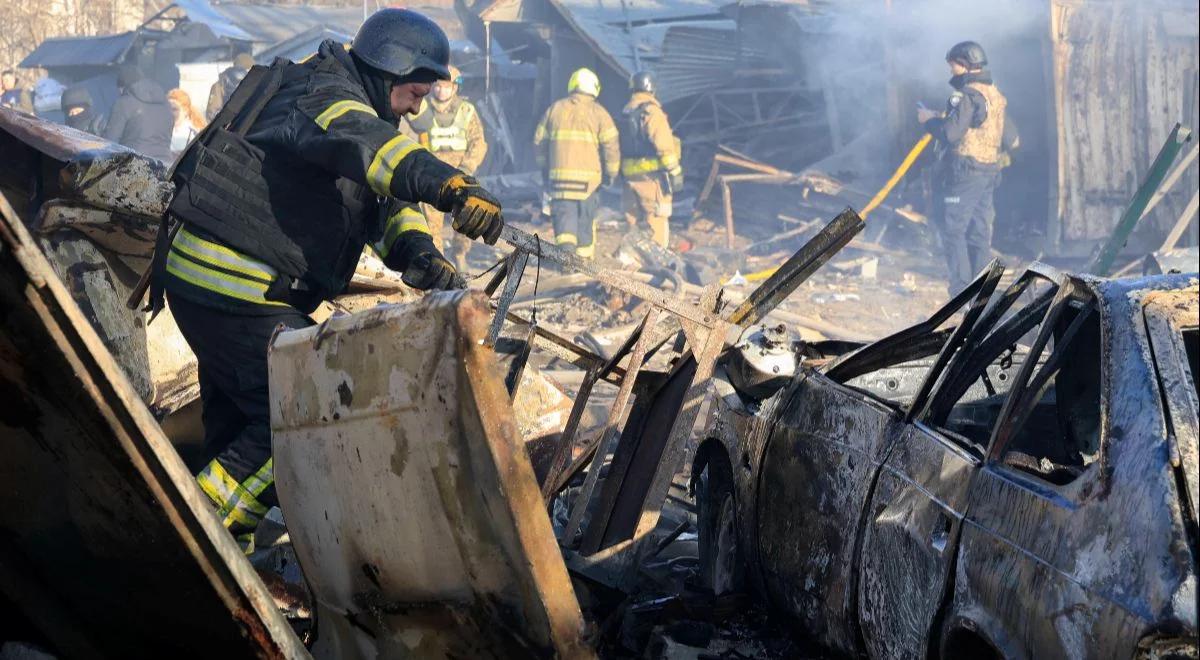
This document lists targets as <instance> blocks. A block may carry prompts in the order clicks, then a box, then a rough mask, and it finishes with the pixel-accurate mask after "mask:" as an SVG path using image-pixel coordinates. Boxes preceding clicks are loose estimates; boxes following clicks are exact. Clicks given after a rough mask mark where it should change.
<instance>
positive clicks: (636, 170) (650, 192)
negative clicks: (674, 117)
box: [621, 71, 683, 247]
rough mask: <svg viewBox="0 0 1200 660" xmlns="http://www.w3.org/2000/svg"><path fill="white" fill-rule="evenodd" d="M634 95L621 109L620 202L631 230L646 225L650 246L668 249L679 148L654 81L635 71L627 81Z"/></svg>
mask: <svg viewBox="0 0 1200 660" xmlns="http://www.w3.org/2000/svg"><path fill="white" fill-rule="evenodd" d="M629 89H630V91H631V92H633V94H632V95H631V96H630V99H629V103H628V104H626V105H625V109H624V111H623V114H624V115H625V130H623V131H621V176H622V178H624V180H625V185H624V187H623V189H622V191H621V192H622V194H621V204H622V206H623V207H624V210H625V221H626V222H628V223H629V225H630V226H635V225H637V224H638V223H643V224H646V225H649V226H650V230H651V231H652V232H653V233H654V242H655V243H658V244H659V245H661V246H663V247H668V245H667V243H668V241H669V239H670V226H669V224H668V222H669V220H670V218H671V203H672V194H673V193H674V191H676V190H679V189H681V188H683V168H682V167H680V165H679V157H680V145H679V140H678V138H676V137H675V134H674V133H672V132H671V124H670V122H669V121H668V120H667V113H666V112H664V111H663V109H662V104H661V103H659V102H658V99H657V98H655V97H654V89H655V85H654V78H653V77H652V76H651V75H650V73H649V72H647V71H639V72H638V73H635V74H633V76H632V77H631V78H630V79H629Z"/></svg>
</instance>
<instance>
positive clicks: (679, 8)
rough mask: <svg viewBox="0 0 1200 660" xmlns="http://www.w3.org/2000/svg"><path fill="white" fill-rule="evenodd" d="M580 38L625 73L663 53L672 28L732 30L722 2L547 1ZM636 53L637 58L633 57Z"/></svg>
mask: <svg viewBox="0 0 1200 660" xmlns="http://www.w3.org/2000/svg"><path fill="white" fill-rule="evenodd" d="M549 2H550V4H551V5H553V6H554V7H555V8H556V9H558V11H559V12H560V13H561V14H562V16H563V18H565V19H566V20H567V22H568V23H570V24H571V25H572V26H573V27H574V28H575V29H576V31H577V32H578V33H579V35H580V36H581V37H583V38H584V39H585V40H586V41H588V42H589V43H590V44H591V45H592V47H593V48H594V49H595V50H596V51H597V52H598V53H599V54H600V55H601V56H603V57H604V58H605V59H606V60H607V61H608V62H609V63H610V64H612V65H613V66H614V67H616V68H617V69H618V70H619V71H621V72H623V73H624V74H626V75H630V74H632V73H634V72H635V71H637V70H638V69H639V68H643V67H646V66H648V65H652V64H653V63H654V62H656V61H657V60H658V59H659V57H660V56H661V55H662V44H663V38H664V37H665V36H666V33H667V29H668V28H669V27H671V26H673V25H692V26H699V25H708V26H712V27H722V28H727V29H732V28H733V22H732V21H730V20H728V19H727V18H726V17H725V16H723V15H722V14H721V12H720V9H721V7H722V6H723V5H726V4H728V2H726V1H722V0H549ZM635 52H636V55H635Z"/></svg>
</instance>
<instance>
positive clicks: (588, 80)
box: [567, 68, 600, 96]
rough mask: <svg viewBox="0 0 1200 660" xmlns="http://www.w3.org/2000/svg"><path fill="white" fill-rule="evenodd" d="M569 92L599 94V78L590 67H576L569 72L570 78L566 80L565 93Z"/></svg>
mask: <svg viewBox="0 0 1200 660" xmlns="http://www.w3.org/2000/svg"><path fill="white" fill-rule="evenodd" d="M571 92H583V93H584V94H591V95H592V96H600V78H599V77H597V76H596V73H595V72H594V71H592V70H591V69H587V68H584V69H578V70H576V71H575V73H572V74H571V79H570V80H569V81H567V93H568V94H570V93H571Z"/></svg>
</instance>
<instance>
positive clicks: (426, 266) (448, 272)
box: [400, 251, 466, 291]
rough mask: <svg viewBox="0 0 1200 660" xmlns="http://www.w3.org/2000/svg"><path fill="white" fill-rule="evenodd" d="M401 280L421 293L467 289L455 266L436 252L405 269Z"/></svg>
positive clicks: (425, 255)
mask: <svg viewBox="0 0 1200 660" xmlns="http://www.w3.org/2000/svg"><path fill="white" fill-rule="evenodd" d="M400 279H401V280H402V281H403V282H404V283H405V284H407V285H409V286H411V287H412V288H414V289H420V290H421V291H449V290H451V289H462V288H465V284H466V283H465V282H463V279H462V278H461V277H459V275H458V272H457V271H455V270H454V266H452V265H450V262H449V261H446V258H445V257H443V256H442V255H440V254H437V253H436V251H435V252H434V253H433V254H423V255H421V256H419V257H417V258H416V259H413V260H412V263H410V264H409V265H408V268H405V269H404V275H403V276H401V277H400Z"/></svg>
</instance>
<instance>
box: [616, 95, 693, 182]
mask: <svg viewBox="0 0 1200 660" xmlns="http://www.w3.org/2000/svg"><path fill="white" fill-rule="evenodd" d="M622 114H624V116H625V129H624V130H623V131H621V175H622V176H624V177H625V178H626V179H629V180H630V181H640V180H644V179H648V178H650V177H652V176H653V175H655V174H658V173H659V172H666V173H667V174H678V173H680V172H681V169H680V166H679V152H680V149H679V141H678V140H677V139H676V138H675V134H674V133H672V132H671V124H670V123H669V122H668V121H667V113H665V112H663V109H662V104H660V103H659V102H658V99H656V98H654V95H653V94H650V93H647V92H634V94H633V96H632V97H631V98H630V99H629V103H628V104H626V106H625V109H624V111H623V113H622Z"/></svg>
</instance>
